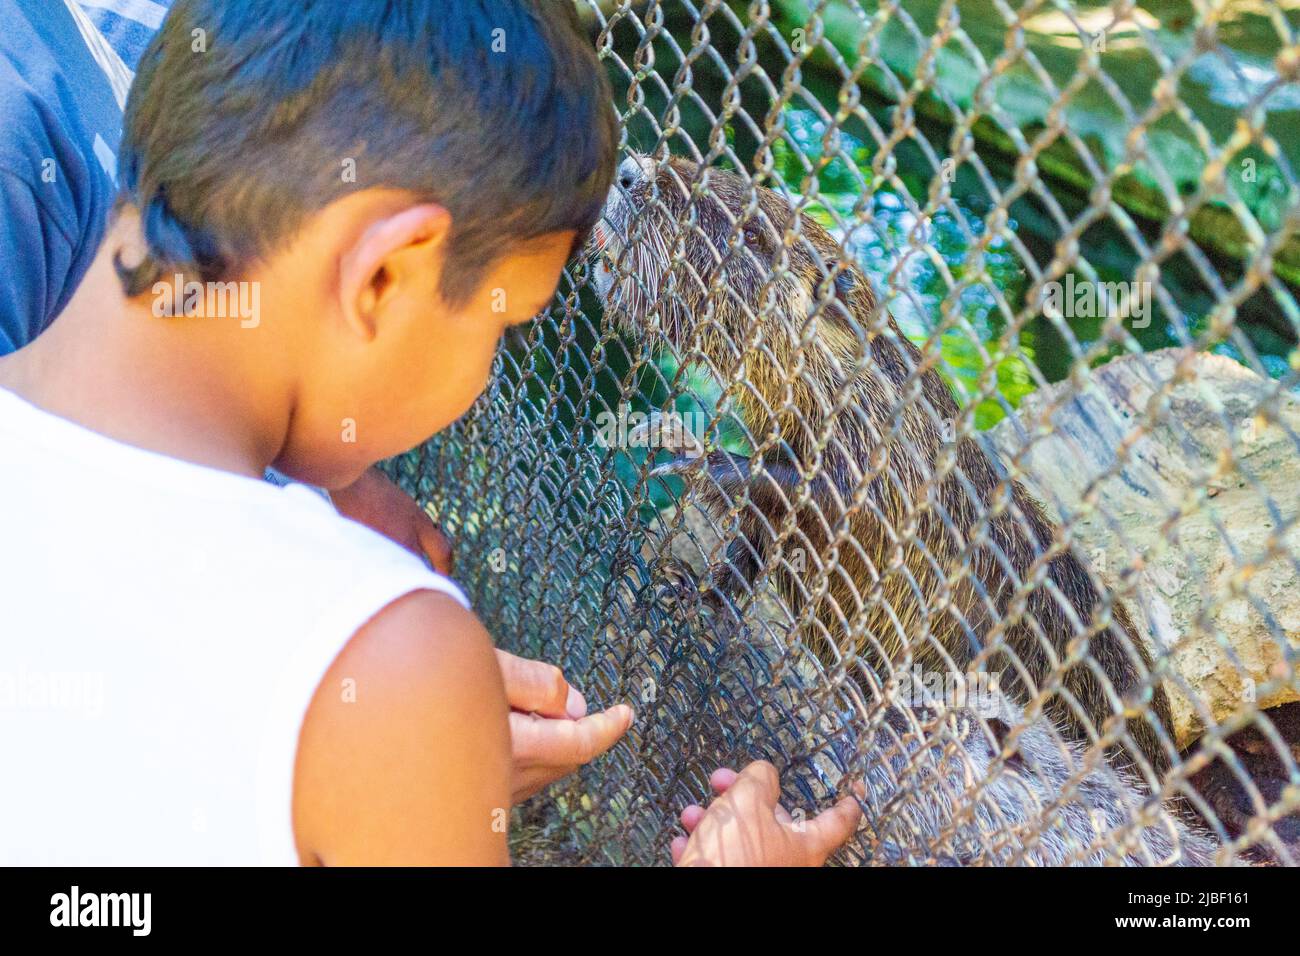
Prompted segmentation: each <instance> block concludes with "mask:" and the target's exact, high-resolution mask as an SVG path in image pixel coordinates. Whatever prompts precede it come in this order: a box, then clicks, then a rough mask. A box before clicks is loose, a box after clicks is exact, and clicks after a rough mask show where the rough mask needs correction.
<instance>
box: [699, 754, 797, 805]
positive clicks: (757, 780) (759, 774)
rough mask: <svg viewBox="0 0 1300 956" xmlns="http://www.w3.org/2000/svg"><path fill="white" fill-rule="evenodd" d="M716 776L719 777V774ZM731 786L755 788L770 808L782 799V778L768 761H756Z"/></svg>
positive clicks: (741, 772)
mask: <svg viewBox="0 0 1300 956" xmlns="http://www.w3.org/2000/svg"><path fill="white" fill-rule="evenodd" d="M719 773H720V772H719ZM714 776H718V774H715V775H714ZM731 786H733V787H740V786H744V787H753V788H754V791H755V792H756V793H757V794H758V796H760V797H761V798H762V800H763V802H764V803H766V804H768V805H770V806H776V804H777V801H778V800H780V798H781V777H780V775H779V774H778V773H777V772H776V768H775V767H773V766H772V765H771V764H770V763H768V762H767V761H766V760H755V761H754V762H753V763H751V764H750V765H749V766H748V767H746V768H745V769H744V770H742V771H740V776H738V777H737V778H736V779H735V781H734V782H733V783H732V784H731Z"/></svg>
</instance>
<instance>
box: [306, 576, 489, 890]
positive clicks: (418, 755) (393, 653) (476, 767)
mask: <svg viewBox="0 0 1300 956" xmlns="http://www.w3.org/2000/svg"><path fill="white" fill-rule="evenodd" d="M348 689H351V692H348ZM508 712H509V707H508V705H507V703H506V698H505V690H504V687H503V685H502V678H501V672H500V668H499V667H498V665H497V661H496V656H495V653H494V651H493V647H492V641H491V638H490V637H489V635H488V634H487V631H486V630H484V628H483V626H482V624H481V623H479V621H478V619H477V618H476V617H475V616H474V615H473V614H472V613H471V612H470V611H468V610H467V609H465V608H463V607H461V606H460V605H458V604H457V603H456V602H455V601H453V600H452V599H451V598H449V597H447V596H446V595H442V594H434V593H430V592H428V591H423V592H415V593H412V594H408V595H405V596H403V597H402V598H400V599H398V600H397V601H394V602H393V603H392V604H390V605H388V606H387V607H385V608H384V609H383V610H382V611H380V612H379V613H378V614H377V615H375V617H374V618H373V619H371V620H370V621H368V622H367V623H366V624H365V626H363V627H362V628H361V629H360V630H358V631H357V633H356V634H355V635H354V636H353V637H352V639H351V640H350V641H348V643H347V645H346V646H345V647H344V648H343V650H342V652H341V653H339V655H338V656H337V657H336V658H335V659H334V662H333V664H332V665H331V666H330V668H329V670H328V671H327V672H326V673H325V676H324V677H323V678H322V679H321V682H320V684H319V686H318V687H317V689H316V693H315V695H314V696H313V698H312V703H311V705H310V707H309V708H308V710H307V715H306V717H305V719H304V721H303V725H302V733H301V737H300V740H299V746H298V755H297V761H296V767H295V773H294V814H293V815H294V831H295V840H296V844H297V848H298V853H299V858H300V859H301V860H303V861H305V862H321V863H326V864H329V865H347V864H352V863H358V864H370V865H375V864H379V865H390V864H391V865H405V864H413V865H418V864H425V865H427V864H428V863H430V862H431V861H434V860H436V861H438V862H439V863H442V864H453V865H454V864H482V863H485V862H497V863H506V862H508V860H509V857H508V852H507V849H506V842H505V839H504V823H505V817H506V815H507V814H508V812H509V807H510V794H509V792H508V781H509V780H510V772H511V763H510V737H509V729H508V723H507V720H506V717H507V714H508Z"/></svg>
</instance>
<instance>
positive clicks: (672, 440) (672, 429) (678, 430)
mask: <svg viewBox="0 0 1300 956" xmlns="http://www.w3.org/2000/svg"><path fill="white" fill-rule="evenodd" d="M627 444H628V447H629V448H651V449H655V450H658V451H666V452H669V453H670V454H672V455H673V459H672V461H671V462H668V463H667V464H666V465H664V466H660V467H668V466H671V465H672V464H674V463H675V462H678V461H682V462H684V463H686V464H689V463H690V462H692V461H694V460H695V459H697V458H699V457H700V456H701V455H703V454H704V443H703V442H702V441H700V439H699V438H697V437H696V435H695V433H694V432H692V431H691V430H690V428H688V427H687V426H686V424H685V423H684V422H683V421H682V416H681V415H680V414H678V413H677V412H661V411H653V412H651V413H650V414H649V415H648V416H647V417H646V420H645V421H644V422H641V423H640V424H639V425H637V426H636V427H635V428H632V429H630V430H629V431H628V433H627ZM658 471H659V467H656V469H655V472H656V473H657V472H658Z"/></svg>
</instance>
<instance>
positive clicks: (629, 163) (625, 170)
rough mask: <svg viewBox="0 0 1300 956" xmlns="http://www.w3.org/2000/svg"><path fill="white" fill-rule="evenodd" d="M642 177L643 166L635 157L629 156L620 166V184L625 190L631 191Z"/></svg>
mask: <svg viewBox="0 0 1300 956" xmlns="http://www.w3.org/2000/svg"><path fill="white" fill-rule="evenodd" d="M640 177H641V164H640V163H638V162H637V161H636V157H635V156H629V157H627V159H625V160H623V162H621V163H619V164H618V184H619V185H620V186H622V187H623V188H624V189H631V188H632V187H633V186H634V185H635V184H636V181H637V180H638V179H639V178H640Z"/></svg>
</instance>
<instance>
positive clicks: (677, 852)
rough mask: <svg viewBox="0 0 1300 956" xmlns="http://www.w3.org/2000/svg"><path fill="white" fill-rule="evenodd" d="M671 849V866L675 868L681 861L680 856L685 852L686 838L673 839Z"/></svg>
mask: <svg viewBox="0 0 1300 956" xmlns="http://www.w3.org/2000/svg"><path fill="white" fill-rule="evenodd" d="M671 847H672V851H673V866H676V865H677V864H678V863H680V862H681V861H682V854H683V853H685V852H686V837H684V836H679V837H673V842H672V844H671Z"/></svg>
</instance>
